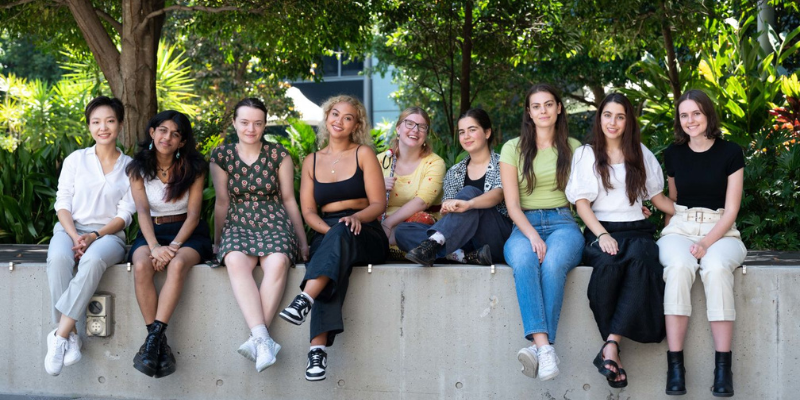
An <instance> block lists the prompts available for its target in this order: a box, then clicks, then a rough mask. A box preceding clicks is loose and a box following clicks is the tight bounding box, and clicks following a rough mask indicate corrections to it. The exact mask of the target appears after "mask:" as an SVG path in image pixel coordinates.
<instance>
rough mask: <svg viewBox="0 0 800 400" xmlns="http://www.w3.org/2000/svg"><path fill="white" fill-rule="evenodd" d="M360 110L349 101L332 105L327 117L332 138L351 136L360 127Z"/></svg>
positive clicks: (326, 121)
mask: <svg viewBox="0 0 800 400" xmlns="http://www.w3.org/2000/svg"><path fill="white" fill-rule="evenodd" d="M357 115H358V110H356V108H355V107H353V106H352V105H350V103H347V102H339V103H336V104H334V105H333V107H331V111H330V112H328V117H327V118H326V119H325V127H326V128H327V129H328V133H330V138H331V139H341V138H350V139H351V140H352V137H351V134H352V133H353V131H355V130H356V128H357V127H358V122H357V121H358V119H357Z"/></svg>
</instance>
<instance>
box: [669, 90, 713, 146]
mask: <svg viewBox="0 0 800 400" xmlns="http://www.w3.org/2000/svg"><path fill="white" fill-rule="evenodd" d="M686 100H692V101H694V102H695V103H697V106H698V107H700V112H702V113H703V115H705V116H706V137H707V138H709V139H722V131H721V130H720V129H719V118H718V117H717V112H716V110H714V102H713V101H711V99H710V98H709V97H708V95H707V94H706V92H704V91H702V90H698V89H692V90H689V91H687V92H686V93H684V94H683V96H681V97H680V98H679V99H678V101H677V102H675V125H674V128H675V144H684V143H686V142H688V141H689V135H687V134H686V132H684V131H683V127H682V126H681V114H680V112H679V111H678V108H679V107H680V106H681V103H683V102H684V101H686Z"/></svg>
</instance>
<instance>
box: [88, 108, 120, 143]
mask: <svg viewBox="0 0 800 400" xmlns="http://www.w3.org/2000/svg"><path fill="white" fill-rule="evenodd" d="M120 128H121V125H120V123H119V120H118V119H117V114H116V113H115V112H114V109H112V108H111V107H109V106H100V107H97V108H96V109H95V110H94V111H92V114H91V115H90V116H89V132H90V133H91V134H92V138H93V139H94V141H95V142H97V144H99V145H109V144H110V145H115V144H116V142H117V136H119V130H120Z"/></svg>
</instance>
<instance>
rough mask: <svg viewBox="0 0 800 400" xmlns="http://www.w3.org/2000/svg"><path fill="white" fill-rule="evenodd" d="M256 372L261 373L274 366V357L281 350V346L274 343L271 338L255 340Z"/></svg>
mask: <svg viewBox="0 0 800 400" xmlns="http://www.w3.org/2000/svg"><path fill="white" fill-rule="evenodd" d="M256 349H257V350H256V371H258V372H261V371H263V370H265V369H267V368H269V367H270V366H271V365H272V364H275V361H277V359H276V358H275V356H276V355H277V354H278V352H279V351H280V350H281V346H280V345H279V344H277V343H275V341H274V340H272V338H268V339H256Z"/></svg>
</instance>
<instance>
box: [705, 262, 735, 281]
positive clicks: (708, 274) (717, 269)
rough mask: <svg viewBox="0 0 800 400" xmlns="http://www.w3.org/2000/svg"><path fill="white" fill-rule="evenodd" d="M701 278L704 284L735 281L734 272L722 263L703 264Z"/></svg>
mask: <svg viewBox="0 0 800 400" xmlns="http://www.w3.org/2000/svg"><path fill="white" fill-rule="evenodd" d="M700 278H701V279H702V280H703V284H704V285H720V284H725V283H727V282H733V272H732V271H731V269H730V268H727V267H725V266H723V265H720V264H711V265H705V264H704V265H703V268H702V269H701V270H700Z"/></svg>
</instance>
